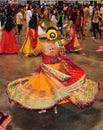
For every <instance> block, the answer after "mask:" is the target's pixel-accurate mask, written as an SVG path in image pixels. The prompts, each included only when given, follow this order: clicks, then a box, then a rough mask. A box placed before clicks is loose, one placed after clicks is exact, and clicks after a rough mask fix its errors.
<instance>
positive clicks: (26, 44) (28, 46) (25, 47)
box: [20, 30, 41, 55]
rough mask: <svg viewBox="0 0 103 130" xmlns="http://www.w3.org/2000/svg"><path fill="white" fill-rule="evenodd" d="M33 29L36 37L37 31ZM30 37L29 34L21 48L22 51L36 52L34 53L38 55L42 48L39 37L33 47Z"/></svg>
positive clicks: (26, 52)
mask: <svg viewBox="0 0 103 130" xmlns="http://www.w3.org/2000/svg"><path fill="white" fill-rule="evenodd" d="M32 31H33V35H34V37H35V31H34V30H32ZM30 42H31V41H30V38H29V36H28V37H27V38H26V39H25V40H24V42H23V44H22V46H21V48H20V52H21V53H25V54H34V55H38V54H39V53H41V48H40V40H39V39H37V45H36V47H35V48H32V46H31V43H30Z"/></svg>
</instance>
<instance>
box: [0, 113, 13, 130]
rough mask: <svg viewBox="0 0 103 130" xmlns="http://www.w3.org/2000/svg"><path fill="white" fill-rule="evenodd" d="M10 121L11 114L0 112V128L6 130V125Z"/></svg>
mask: <svg viewBox="0 0 103 130" xmlns="http://www.w3.org/2000/svg"><path fill="white" fill-rule="evenodd" d="M10 121H11V116H10V115H8V114H7V113H3V112H0V130H6V127H7V125H8V124H9V123H10Z"/></svg>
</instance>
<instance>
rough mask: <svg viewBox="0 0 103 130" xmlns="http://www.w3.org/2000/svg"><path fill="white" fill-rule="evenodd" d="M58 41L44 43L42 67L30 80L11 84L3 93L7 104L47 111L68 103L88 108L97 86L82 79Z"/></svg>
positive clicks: (23, 79)
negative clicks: (11, 103)
mask: <svg viewBox="0 0 103 130" xmlns="http://www.w3.org/2000/svg"><path fill="white" fill-rule="evenodd" d="M63 49H64V47H63V44H62V42H60V41H57V42H55V41H46V42H45V43H43V46H42V59H43V61H42V63H41V65H40V67H39V68H37V69H36V70H34V73H33V74H32V75H30V76H27V77H24V78H19V79H16V80H14V81H11V82H10V83H9V84H8V85H7V93H8V96H9V99H10V101H11V102H15V103H19V104H20V105H22V107H24V108H27V109H38V110H39V109H48V108H51V107H53V106H54V105H57V104H60V103H65V102H71V103H73V104H75V105H77V106H78V107H79V106H82V107H84V106H88V105H89V104H91V103H92V102H94V100H95V98H96V96H97V93H98V83H96V82H94V81H92V80H89V79H86V77H85V76H86V72H85V71H84V70H83V69H81V68H80V67H78V66H77V65H76V64H75V63H73V62H72V61H71V60H70V59H69V58H68V57H67V56H66V55H65V53H64V52H63V51H64V50H63Z"/></svg>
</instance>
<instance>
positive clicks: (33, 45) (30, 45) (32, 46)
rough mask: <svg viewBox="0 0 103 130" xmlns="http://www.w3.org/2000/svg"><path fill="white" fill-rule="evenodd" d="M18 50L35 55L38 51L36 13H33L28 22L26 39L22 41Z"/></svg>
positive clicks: (26, 54)
mask: <svg viewBox="0 0 103 130" xmlns="http://www.w3.org/2000/svg"><path fill="white" fill-rule="evenodd" d="M20 52H21V53H24V54H25V56H32V55H37V54H38V53H40V48H39V39H38V24H37V16H36V14H33V16H32V18H31V20H30V22H29V31H28V33H27V37H26V39H25V40H24V42H23V45H22V47H21V49H20Z"/></svg>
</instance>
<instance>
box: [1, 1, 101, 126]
mask: <svg viewBox="0 0 103 130" xmlns="http://www.w3.org/2000/svg"><path fill="white" fill-rule="evenodd" d="M24 22H26V25H25V27H26V35H25V40H24V42H23V43H22V46H21V47H20V48H19V46H18V44H19V43H17V40H16V36H17V37H18V36H20V35H21V33H22V27H23V25H24ZM87 30H89V31H92V33H93V37H92V38H93V39H96V38H103V34H102V31H103V6H101V7H100V6H98V5H83V4H78V3H75V4H72V5H71V4H57V3H56V4H55V5H51V6H49V5H38V4H33V5H32V4H30V5H25V6H21V5H15V6H14V5H13V6H12V5H5V6H0V54H5V53H6V54H15V53H16V54H18V53H21V54H23V55H24V56H26V57H29V56H37V55H39V54H41V55H42V59H43V61H42V64H41V65H40V67H39V68H37V69H36V70H35V71H34V73H33V75H32V76H28V77H24V78H20V79H17V80H15V81H12V82H10V83H9V84H8V86H7V93H8V96H9V99H11V101H13V102H16V103H19V104H20V105H22V106H23V107H25V108H27V109H37V110H39V113H42V112H46V109H49V108H52V107H54V110H55V113H57V105H58V104H62V103H67V102H71V103H72V104H74V105H76V106H78V107H84V106H88V105H91V103H93V102H94V100H95V98H96V96H97V94H98V91H99V89H98V83H96V82H94V81H92V80H89V79H86V77H85V75H86V72H85V71H84V70H83V69H82V68H80V67H79V66H77V65H76V64H75V63H73V62H72V61H71V60H70V59H69V58H68V57H67V56H66V52H78V51H81V50H82V48H81V45H80V43H79V40H78V39H85V37H86V35H87ZM97 33H99V36H98V37H97ZM41 39H43V40H41ZM98 51H103V46H100V47H99V49H98V50H97V52H98ZM49 77H50V78H49ZM20 96H21V97H22V98H18V97H20ZM25 99H26V100H25ZM4 116H5V115H4ZM2 117H3V114H2V112H1V114H0V121H1V119H2ZM1 122H3V121H1ZM1 124H2V123H1ZM1 124H0V127H4V126H2V125H1Z"/></svg>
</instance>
